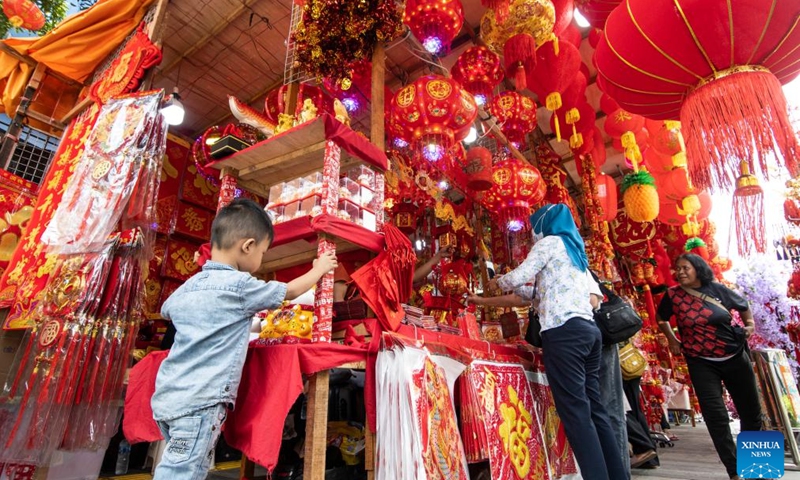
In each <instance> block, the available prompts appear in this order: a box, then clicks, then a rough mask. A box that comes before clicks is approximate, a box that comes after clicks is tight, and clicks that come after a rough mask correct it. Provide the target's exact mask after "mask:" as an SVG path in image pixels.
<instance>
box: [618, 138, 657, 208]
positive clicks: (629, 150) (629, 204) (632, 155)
mask: <svg viewBox="0 0 800 480" xmlns="http://www.w3.org/2000/svg"><path fill="white" fill-rule="evenodd" d="M623 144H624V145H625V158H626V159H629V160H630V161H631V162H632V163H633V173H630V174H628V175H625V177H624V178H623V179H622V185H621V186H620V191H621V192H622V202H623V203H624V204H625V213H627V215H628V217H629V218H630V219H631V220H633V221H634V222H652V221H653V220H655V219H656V218H657V217H658V207H659V203H658V192H656V181H655V179H654V178H653V176H652V175H650V174H649V173H648V172H647V170H639V161H640V160H641V157H642V154H641V153H640V152H639V147H638V146H637V145H636V140H635V137H634V135H633V133H632V132H626V133H625V134H624V135H623Z"/></svg>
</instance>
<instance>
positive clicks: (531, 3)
mask: <svg viewBox="0 0 800 480" xmlns="http://www.w3.org/2000/svg"><path fill="white" fill-rule="evenodd" d="M501 12H503V10H502V9H501V10H488V11H487V12H486V13H485V14H484V15H483V18H481V38H483V40H484V41H485V42H486V44H487V45H488V46H489V48H491V49H492V50H493V51H494V52H495V53H498V54H499V53H500V52H503V62H504V66H505V69H506V75H508V76H509V77H511V78H513V79H514V81H515V83H516V87H517V90H523V89H525V88H527V85H528V80H529V78H528V76H529V75H530V73H531V72H532V71H533V69H534V67H535V65H536V47H537V46H541V45H543V44H544V43H545V42H547V41H548V40H550V39H552V38H555V37H554V34H553V26H554V25H555V22H556V11H555V7H554V6H553V2H552V1H551V0H513V1H512V2H510V5H509V6H508V15H507V18H505V19H503V18H502V15H501Z"/></svg>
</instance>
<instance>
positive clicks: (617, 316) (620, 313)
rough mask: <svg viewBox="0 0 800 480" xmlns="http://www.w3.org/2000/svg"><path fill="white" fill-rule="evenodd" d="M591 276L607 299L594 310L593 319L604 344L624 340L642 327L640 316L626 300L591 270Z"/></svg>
mask: <svg viewBox="0 0 800 480" xmlns="http://www.w3.org/2000/svg"><path fill="white" fill-rule="evenodd" d="M592 277H594V280H595V281H596V282H597V284H598V285H600V291H602V292H603V295H605V296H606V298H607V299H608V300H606V301H605V302H603V303H602V304H600V308H598V309H597V310H595V312H594V321H595V323H596V324H597V328H599V329H600V333H602V335H603V344H604V345H613V344H615V343H620V342H624V341H625V340H628V339H629V338H631V337H632V336H634V335H636V333H637V332H638V331H639V330H641V329H642V318H641V317H640V316H639V314H637V313H636V310H634V309H633V307H631V306H630V304H629V303H628V302H626V301H625V300H623V299H622V298H620V297H619V296H618V295H617V294H615V293H614V292H612V291H611V290H609V289H608V288H606V286H605V285H603V283H602V282H600V280H599V279H598V278H597V275H595V274H594V272H592Z"/></svg>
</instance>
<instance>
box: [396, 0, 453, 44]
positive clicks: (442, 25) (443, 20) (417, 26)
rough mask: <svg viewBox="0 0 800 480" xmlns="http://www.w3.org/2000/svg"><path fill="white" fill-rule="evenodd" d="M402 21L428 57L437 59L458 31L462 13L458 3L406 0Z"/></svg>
mask: <svg viewBox="0 0 800 480" xmlns="http://www.w3.org/2000/svg"><path fill="white" fill-rule="evenodd" d="M403 21H404V22H405V24H406V25H408V27H409V28H410V29H411V33H413V34H414V36H415V37H417V40H419V41H420V43H421V44H422V47H423V48H424V49H425V50H427V51H428V53H432V54H434V55H440V56H441V55H444V54H446V53H447V52H449V51H450V44H451V43H452V42H453V39H454V38H456V35H458V32H459V31H461V26H462V25H463V24H464V10H463V7H462V6H461V0H407V1H406V14H405V17H404V18H403Z"/></svg>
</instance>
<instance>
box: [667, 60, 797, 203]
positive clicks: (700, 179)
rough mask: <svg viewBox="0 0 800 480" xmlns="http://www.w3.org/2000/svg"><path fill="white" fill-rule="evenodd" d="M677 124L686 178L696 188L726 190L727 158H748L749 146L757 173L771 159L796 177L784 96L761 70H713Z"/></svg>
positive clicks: (730, 168) (730, 167)
mask: <svg viewBox="0 0 800 480" xmlns="http://www.w3.org/2000/svg"><path fill="white" fill-rule="evenodd" d="M733 98H735V99H736V101H735V102H732V101H731V99H733ZM681 124H682V125H683V129H684V130H685V131H686V139H687V145H686V152H687V155H688V156H689V158H691V159H692V163H691V164H690V165H689V170H690V174H691V176H692V180H694V182H695V183H696V184H698V185H703V186H706V185H715V186H719V187H726V186H729V185H730V182H731V180H732V179H733V176H732V175H731V173H733V172H735V169H736V164H735V163H732V160H731V159H736V158H749V157H750V156H751V154H752V149H753V148H755V149H756V156H757V158H758V163H757V165H758V167H759V168H760V169H761V172H762V174H764V175H766V173H767V169H768V166H769V165H768V163H769V162H768V161H774V160H770V158H772V157H773V155H774V157H775V158H776V160H777V161H778V162H779V163H780V164H782V165H783V166H786V167H787V168H788V170H789V173H791V174H792V175H793V176H794V175H796V174H797V173H798V160H797V153H798V152H797V150H798V145H797V139H796V138H795V135H794V130H793V129H792V125H791V123H790V121H789V117H788V114H787V108H786V98H785V97H784V95H783V90H782V89H781V83H780V81H779V80H778V79H777V78H776V77H775V75H773V74H772V73H771V72H769V71H768V70H766V69H765V68H763V67H735V68H733V69H730V70H728V71H725V72H718V73H717V75H716V78H712V79H710V80H707V81H706V82H705V83H703V84H701V85H700V86H699V87H698V88H696V89H694V90H693V91H692V92H691V93H690V94H689V95H688V96H687V97H686V101H685V102H684V104H683V108H681ZM737 183H738V182H737Z"/></svg>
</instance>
